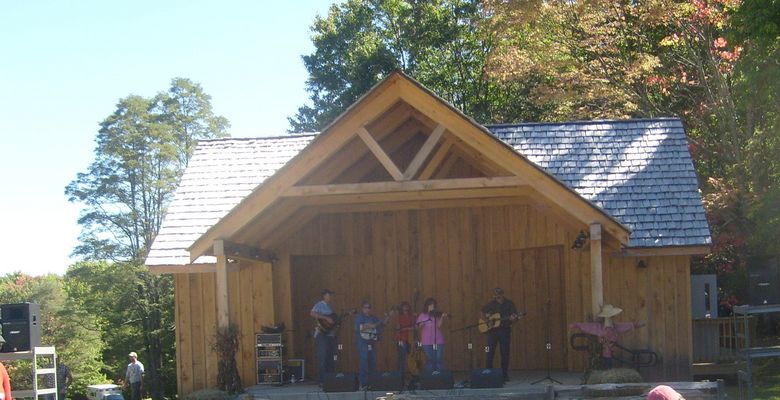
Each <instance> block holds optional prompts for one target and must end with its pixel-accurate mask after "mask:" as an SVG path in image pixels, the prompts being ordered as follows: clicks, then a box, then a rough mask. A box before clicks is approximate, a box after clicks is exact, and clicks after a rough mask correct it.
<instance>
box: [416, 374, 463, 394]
mask: <svg viewBox="0 0 780 400" xmlns="http://www.w3.org/2000/svg"><path fill="white" fill-rule="evenodd" d="M454 384H455V381H454V379H453V378H452V371H433V372H429V371H425V372H423V373H422V374H421V375H420V388H421V389H423V390H435V389H452V386H453V385H454Z"/></svg>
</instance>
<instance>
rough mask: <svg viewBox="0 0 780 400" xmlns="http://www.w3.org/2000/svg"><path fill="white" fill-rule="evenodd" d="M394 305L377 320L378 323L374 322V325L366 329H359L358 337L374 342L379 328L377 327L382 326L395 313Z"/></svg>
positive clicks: (377, 336)
mask: <svg viewBox="0 0 780 400" xmlns="http://www.w3.org/2000/svg"><path fill="white" fill-rule="evenodd" d="M395 311H396V307H392V308H390V311H388V312H386V313H385V319H383V320H381V321H379V323H378V324H376V326H375V327H373V328H369V329H366V330H364V331H360V337H361V338H363V340H370V341H372V342H375V341H376V340H377V339H378V338H379V330H378V328H379V327H380V326H383V325H385V324H386V323H387V321H390V317H392V316H393V314H395Z"/></svg>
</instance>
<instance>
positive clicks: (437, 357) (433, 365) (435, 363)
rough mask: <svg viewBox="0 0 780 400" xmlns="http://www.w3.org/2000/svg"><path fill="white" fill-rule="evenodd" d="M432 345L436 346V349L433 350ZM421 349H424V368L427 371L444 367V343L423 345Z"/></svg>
mask: <svg viewBox="0 0 780 400" xmlns="http://www.w3.org/2000/svg"><path fill="white" fill-rule="evenodd" d="M434 346H436V349H435V350H434V348H433V347H434ZM423 350H424V351H425V356H426V358H428V360H427V361H426V362H425V369H426V370H427V371H428V372H433V371H441V370H442V369H444V364H443V361H444V345H443V344H437V345H432V344H428V345H423Z"/></svg>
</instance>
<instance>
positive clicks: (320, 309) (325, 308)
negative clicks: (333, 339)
mask: <svg viewBox="0 0 780 400" xmlns="http://www.w3.org/2000/svg"><path fill="white" fill-rule="evenodd" d="M311 310H312V311H314V312H316V313H317V314H321V315H331V314H333V309H332V308H330V306H329V305H328V303H326V302H325V300H320V301H319V302H317V304H315V305H314V307H312V308H311ZM319 334H320V329H319V328H315V329H314V337H317V335H319ZM328 336H336V331H335V329H334V330H332V331H330V333H328Z"/></svg>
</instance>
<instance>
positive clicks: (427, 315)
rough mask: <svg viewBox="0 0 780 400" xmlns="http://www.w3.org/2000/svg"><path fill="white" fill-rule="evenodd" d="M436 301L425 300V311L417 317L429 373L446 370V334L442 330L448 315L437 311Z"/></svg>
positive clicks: (431, 299)
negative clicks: (444, 362)
mask: <svg viewBox="0 0 780 400" xmlns="http://www.w3.org/2000/svg"><path fill="white" fill-rule="evenodd" d="M436 305H437V302H436V299H434V298H432V297H429V298H428V299H426V300H425V304H424V305H423V311H422V312H421V313H420V315H418V316H417V322H416V324H417V329H418V331H419V332H420V342H421V343H422V347H423V350H424V351H425V355H426V356H427V358H428V360H427V362H426V364H425V367H426V369H427V370H428V371H431V372H432V371H441V370H442V369H443V368H444V364H443V361H444V332H443V331H442V329H441V326H442V323H443V322H444V318H446V317H448V316H449V315H448V314H447V313H442V312H441V311H438V310H437V309H436Z"/></svg>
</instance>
